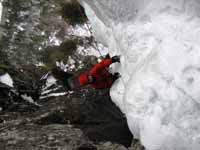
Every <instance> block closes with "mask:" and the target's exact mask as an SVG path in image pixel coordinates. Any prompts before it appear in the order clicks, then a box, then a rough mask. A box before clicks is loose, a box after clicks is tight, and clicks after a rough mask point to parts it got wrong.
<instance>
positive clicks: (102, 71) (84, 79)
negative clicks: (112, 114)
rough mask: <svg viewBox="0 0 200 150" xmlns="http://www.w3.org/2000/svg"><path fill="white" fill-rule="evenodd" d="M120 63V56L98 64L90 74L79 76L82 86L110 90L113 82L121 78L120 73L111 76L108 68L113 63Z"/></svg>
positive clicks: (106, 59)
mask: <svg viewBox="0 0 200 150" xmlns="http://www.w3.org/2000/svg"><path fill="white" fill-rule="evenodd" d="M116 62H120V57H119V56H113V57H112V58H105V59H103V60H102V61H101V62H100V63H98V64H96V65H95V66H94V67H93V68H92V69H91V70H90V71H89V72H87V73H84V74H81V75H80V76H79V84H80V86H85V85H88V84H89V85H91V86H92V87H94V88H95V89H105V88H110V87H111V85H112V84H113V82H114V81H115V80H116V79H118V78H119V77H120V74H119V73H114V74H111V73H110V72H109V71H108V67H109V66H110V65H111V64H112V63H116Z"/></svg>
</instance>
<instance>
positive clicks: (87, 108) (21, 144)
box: [0, 89, 132, 150]
mask: <svg viewBox="0 0 200 150" xmlns="http://www.w3.org/2000/svg"><path fill="white" fill-rule="evenodd" d="M76 92H79V94H80V97H77V93H76ZM83 92H84V93H85V92H86V93H87V94H88V95H87V96H84V95H83ZM96 94H99V93H96V92H95V91H92V90H88V89H85V90H84V91H75V92H74V93H73V94H71V95H67V96H63V97H57V98H52V99H50V100H47V99H46V100H43V101H41V102H40V104H41V105H42V106H41V107H40V108H38V109H36V110H35V111H31V110H30V111H27V112H26V113H24V112H23V113H22V112H18V111H16V110H13V111H12V110H9V111H3V112H1V114H0V118H1V120H2V121H1V122H2V123H1V124H0V148H1V149H2V150H4V149H8V150H12V149H15V150H16V149H17V150H18V149H19V150H26V149H34V150H37V149H38V150H39V149H44V150H47V149H53V148H55V149H66V148H67V149H69V150H71V149H72V150H73V149H80V150H81V149H87V150H89V149H92V150H93V149H98V148H99V147H106V146H107V147H112V144H111V143H110V144H108V143H107V144H105V145H104V144H100V143H106V142H107V141H111V142H112V143H119V144H122V145H125V146H130V144H131V142H132V135H131V133H130V132H129V130H128V128H127V124H126V119H125V118H124V116H123V115H122V114H121V113H120V111H119V110H118V108H117V107H116V106H115V105H114V104H113V103H112V102H111V101H110V99H109V96H108V95H107V93H106V94H105V95H98V98H97V95H96ZM101 94H102V93H101ZM121 147H123V146H121ZM123 148H124V149H126V148H125V147H123Z"/></svg>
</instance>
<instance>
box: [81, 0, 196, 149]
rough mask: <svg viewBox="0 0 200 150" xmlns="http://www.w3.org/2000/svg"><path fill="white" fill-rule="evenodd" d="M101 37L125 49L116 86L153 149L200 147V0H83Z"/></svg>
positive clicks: (137, 131) (112, 47) (138, 133)
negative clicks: (120, 76)
mask: <svg viewBox="0 0 200 150" xmlns="http://www.w3.org/2000/svg"><path fill="white" fill-rule="evenodd" d="M80 1H81V3H82V5H83V7H84V8H85V10H86V14H87V16H88V18H89V20H90V21H91V25H92V28H93V30H94V35H95V37H96V39H97V40H98V41H100V42H102V43H104V44H105V45H106V46H108V47H109V52H110V53H111V54H112V55H114V54H119V55H121V65H119V66H116V69H117V71H119V72H120V73H121V75H122V78H121V79H119V80H118V81H117V82H115V84H114V85H113V87H112V89H111V97H112V100H113V101H114V102H115V103H116V105H118V106H119V107H120V109H121V110H122V111H123V112H124V113H125V115H126V118H127V121H128V125H129V128H130V130H131V132H132V133H133V134H134V136H135V137H136V138H139V139H140V140H141V142H142V144H143V145H144V146H145V147H146V148H147V149H148V150H175V149H177V150H199V148H200V125H199V124H200V17H199V16H200V1H199V0H189V1H187V0H178V1H177V0H167V1H166V0H80Z"/></svg>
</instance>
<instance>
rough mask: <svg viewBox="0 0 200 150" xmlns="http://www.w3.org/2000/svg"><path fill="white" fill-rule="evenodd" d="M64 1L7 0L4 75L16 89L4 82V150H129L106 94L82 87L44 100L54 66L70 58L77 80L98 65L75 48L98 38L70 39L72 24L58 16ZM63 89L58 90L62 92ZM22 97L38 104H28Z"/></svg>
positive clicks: (1, 43)
mask: <svg viewBox="0 0 200 150" xmlns="http://www.w3.org/2000/svg"><path fill="white" fill-rule="evenodd" d="M63 2H66V0H59V1H57V0H48V1H47V0H4V3H3V4H4V7H5V8H6V14H5V12H4V24H3V25H2V26H1V27H0V28H1V29H4V30H2V32H0V75H3V74H5V73H9V74H10V75H11V77H12V78H13V80H14V83H15V84H14V88H11V87H8V86H6V85H4V84H2V83H0V150H29V149H30V150H127V148H126V147H129V146H130V145H131V143H132V135H131V133H130V132H129V129H128V127H127V123H126V118H125V117H124V115H123V114H122V113H121V112H120V110H119V109H118V108H117V107H116V106H115V104H113V103H112V101H111V99H110V97H109V92H108V90H104V91H95V90H93V89H91V88H83V89H76V90H74V91H73V92H72V93H68V94H67V95H65V96H58V97H51V98H45V99H40V96H41V92H42V86H43V85H44V84H45V81H43V80H41V77H42V76H43V75H44V74H46V73H47V72H48V71H49V70H48V69H49V68H48V66H51V65H52V64H51V63H53V64H54V65H55V61H57V60H58V59H62V60H64V59H66V61H67V60H68V56H70V57H71V58H73V59H74V60H75V63H74V65H75V66H76V67H75V68H74V69H72V70H71V71H72V72H73V73H74V72H75V73H74V76H75V77H76V76H78V75H79V74H80V73H82V72H85V71H88V70H89V68H91V66H93V65H94V63H96V57H95V62H94V59H93V58H92V57H90V56H82V55H79V54H78V53H77V52H75V51H76V48H77V45H75V44H79V45H81V46H83V47H89V46H91V45H92V43H93V42H94V39H93V37H92V36H91V37H76V36H71V35H68V34H67V28H68V27H69V24H68V23H67V22H65V21H64V20H63V19H62V17H61V16H62V15H61V14H60V11H62V9H63V7H62V5H60V4H62V3H63ZM75 11H77V10H75ZM75 16H76V15H74V16H73V17H75ZM65 17H66V16H65ZM65 19H66V18H65ZM83 21H85V20H83ZM50 37H51V38H53V39H54V37H55V38H57V39H58V40H59V42H61V43H62V44H61V43H59V45H58V43H55V41H53V40H51V39H50ZM93 44H94V43H93ZM56 54H57V55H56ZM46 55H47V59H46V63H47V64H46V67H37V66H36V65H35V63H38V62H39V61H42V62H45V58H44V57H45V56H46ZM54 86H56V85H54ZM51 88H53V87H51ZM54 88H55V87H54ZM65 90H66V89H65V88H63V87H61V88H59V92H66V91H65ZM24 94H26V95H27V96H31V97H32V98H33V100H34V101H35V102H37V104H39V105H36V104H35V103H30V102H27V101H25V100H24V99H23V98H22V97H21V95H24ZM135 145H139V144H137V143H136V144H135V143H133V147H134V146H135ZM138 147H139V149H137V148H138ZM138 147H136V149H137V150H140V148H141V149H142V147H141V146H138Z"/></svg>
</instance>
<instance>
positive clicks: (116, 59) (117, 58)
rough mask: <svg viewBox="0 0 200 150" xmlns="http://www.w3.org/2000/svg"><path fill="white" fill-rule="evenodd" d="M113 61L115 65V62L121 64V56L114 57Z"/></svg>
mask: <svg viewBox="0 0 200 150" xmlns="http://www.w3.org/2000/svg"><path fill="white" fill-rule="evenodd" d="M111 59H112V62H113V63H115V62H118V63H120V56H113V57H112V58H111Z"/></svg>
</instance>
